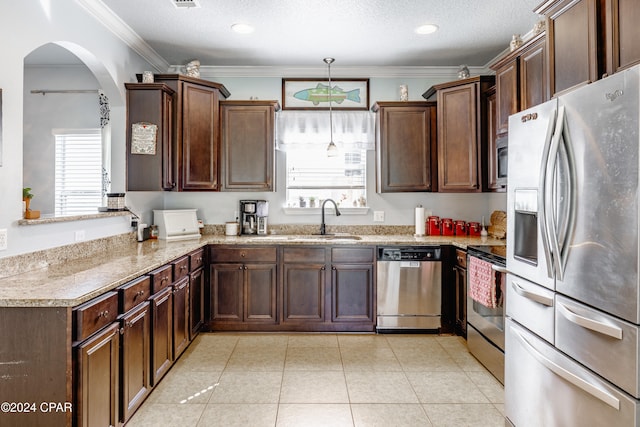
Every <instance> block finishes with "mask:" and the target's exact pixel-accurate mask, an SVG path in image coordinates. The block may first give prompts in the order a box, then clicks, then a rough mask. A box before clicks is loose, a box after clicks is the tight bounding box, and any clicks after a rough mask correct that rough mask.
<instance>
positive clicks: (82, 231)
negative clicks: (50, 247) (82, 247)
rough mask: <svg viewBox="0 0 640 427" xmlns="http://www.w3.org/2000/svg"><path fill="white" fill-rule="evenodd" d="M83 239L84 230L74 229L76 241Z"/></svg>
mask: <svg viewBox="0 0 640 427" xmlns="http://www.w3.org/2000/svg"><path fill="white" fill-rule="evenodd" d="M84 239H85V235H84V230H77V231H76V242H81V241H83V240H84Z"/></svg>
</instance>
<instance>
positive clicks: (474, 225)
mask: <svg viewBox="0 0 640 427" xmlns="http://www.w3.org/2000/svg"><path fill="white" fill-rule="evenodd" d="M467 230H468V233H469V236H480V232H481V231H482V227H480V223H479V222H469V223H467Z"/></svg>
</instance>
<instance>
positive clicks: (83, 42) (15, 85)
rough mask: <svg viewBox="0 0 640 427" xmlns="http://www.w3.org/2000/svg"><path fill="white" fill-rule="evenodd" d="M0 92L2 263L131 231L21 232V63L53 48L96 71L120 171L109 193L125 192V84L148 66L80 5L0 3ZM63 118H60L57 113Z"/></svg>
mask: <svg viewBox="0 0 640 427" xmlns="http://www.w3.org/2000/svg"><path fill="white" fill-rule="evenodd" d="M0 40H3V43H1V44H0V57H2V67H0V88H2V102H3V105H2V109H3V110H2V112H3V114H2V118H3V126H2V128H3V137H2V147H1V149H2V160H3V164H2V166H0V199H1V200H2V203H1V205H2V206H1V207H0V229H6V230H7V231H8V249H7V250H5V251H1V252H0V257H6V256H10V255H15V254H19V253H25V252H31V251H33V250H38V249H46V248H50V247H55V246H60V245H64V244H69V243H73V242H74V238H75V233H74V232H75V231H76V230H79V229H82V230H84V231H85V233H86V238H87V239H95V238H99V237H105V236H110V235H115V234H120V233H123V232H126V231H128V230H129V221H128V218H124V217H122V218H115V219H114V218H111V219H98V220H91V221H80V222H73V223H64V224H50V225H34V226H19V225H17V221H18V220H19V219H20V218H21V216H22V187H23V183H22V169H23V90H24V88H23V76H24V69H23V68H24V66H23V64H24V57H25V56H27V55H28V54H29V53H30V52H31V51H33V50H35V49H36V48H38V47H40V46H42V45H44V44H47V43H50V42H55V43H58V44H61V45H63V46H64V47H66V48H67V49H69V50H71V51H73V52H74V54H76V56H78V57H79V58H80V59H82V60H83V61H84V62H85V64H87V66H88V67H89V69H91V70H92V72H93V73H94V75H95V76H96V78H97V80H98V81H99V82H100V85H101V87H102V88H103V90H104V91H105V92H106V94H107V96H108V97H109V99H110V101H111V117H112V126H113V147H114V148H113V152H112V158H113V166H114V170H117V171H119V172H118V173H117V176H114V179H113V181H114V182H113V185H112V188H113V190H115V191H118V190H122V189H124V173H123V171H124V162H125V160H124V159H125V158H124V141H125V133H124V123H125V107H124V103H125V92H124V83H125V82H129V81H135V73H136V72H140V71H141V70H144V69H150V68H151V67H150V66H149V64H148V63H147V62H146V61H144V60H143V59H142V58H141V57H140V56H139V55H138V54H136V53H135V52H134V51H133V50H132V49H131V48H129V47H128V46H127V45H126V44H125V43H124V42H123V41H122V40H121V39H120V38H118V37H116V36H115V35H114V34H113V33H112V32H110V31H108V30H107V29H106V28H105V27H104V26H103V25H102V24H101V23H100V22H99V21H98V20H97V19H95V18H94V17H93V16H92V15H91V14H89V13H88V12H87V11H86V10H85V9H84V8H82V7H81V6H79V3H77V2H76V1H75V0H55V1H53V0H24V1H20V2H2V3H0ZM60 113H63V111H60Z"/></svg>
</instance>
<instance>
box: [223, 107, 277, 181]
mask: <svg viewBox="0 0 640 427" xmlns="http://www.w3.org/2000/svg"><path fill="white" fill-rule="evenodd" d="M279 110H280V104H278V101H222V102H220V115H221V133H222V137H221V143H222V147H221V148H222V150H221V180H222V188H221V190H222V191H274V189H275V185H274V181H275V178H274V177H275V158H274V152H275V114H276V112H277V111H279Z"/></svg>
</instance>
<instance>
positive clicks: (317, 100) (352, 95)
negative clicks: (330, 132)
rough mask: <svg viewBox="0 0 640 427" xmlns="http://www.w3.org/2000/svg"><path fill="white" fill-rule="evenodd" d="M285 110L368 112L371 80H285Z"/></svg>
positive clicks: (283, 91) (283, 92) (283, 95)
mask: <svg viewBox="0 0 640 427" xmlns="http://www.w3.org/2000/svg"><path fill="white" fill-rule="evenodd" d="M282 80H283V82H282V99H283V109H302V110H306V109H322V110H325V109H329V99H331V106H332V107H333V108H334V109H338V110H350V109H357V110H367V109H368V102H369V79H359V80H346V79H342V80H340V79H336V80H332V81H331V87H329V82H328V81H327V80H319V79H318V80H303V79H282Z"/></svg>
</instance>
